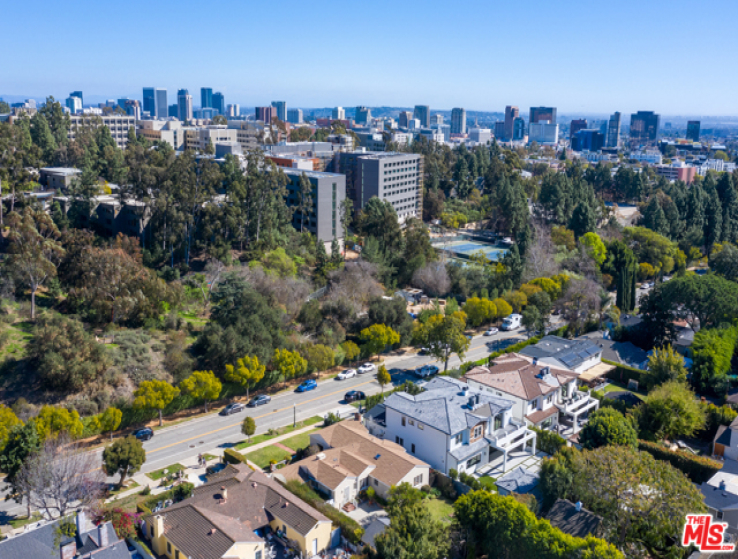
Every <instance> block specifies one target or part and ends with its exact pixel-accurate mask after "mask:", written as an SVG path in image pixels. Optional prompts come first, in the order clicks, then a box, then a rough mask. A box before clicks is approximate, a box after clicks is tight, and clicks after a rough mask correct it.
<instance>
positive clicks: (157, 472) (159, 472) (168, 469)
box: [146, 463, 186, 481]
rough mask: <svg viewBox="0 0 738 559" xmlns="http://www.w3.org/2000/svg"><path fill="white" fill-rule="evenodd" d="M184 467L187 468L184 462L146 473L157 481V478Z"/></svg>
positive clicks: (179, 470)
mask: <svg viewBox="0 0 738 559" xmlns="http://www.w3.org/2000/svg"><path fill="white" fill-rule="evenodd" d="M184 469H186V468H185V467H184V466H183V465H182V464H179V463H177V464H172V465H171V466H167V467H166V468H162V469H161V470H154V471H153V472H149V473H148V474H146V477H148V478H150V479H153V480H154V481H156V480H157V479H161V478H163V477H164V476H166V475H169V474H172V473H174V472H181V471H182V470H184Z"/></svg>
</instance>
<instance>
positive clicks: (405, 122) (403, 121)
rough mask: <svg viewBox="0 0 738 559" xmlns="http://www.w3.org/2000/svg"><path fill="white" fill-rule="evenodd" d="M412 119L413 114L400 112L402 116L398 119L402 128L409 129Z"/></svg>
mask: <svg viewBox="0 0 738 559" xmlns="http://www.w3.org/2000/svg"><path fill="white" fill-rule="evenodd" d="M412 118H413V113H411V112H410V111H400V116H399V118H398V119H397V120H398V123H399V126H400V128H407V127H408V123H409V122H410V120H411V119H412Z"/></svg>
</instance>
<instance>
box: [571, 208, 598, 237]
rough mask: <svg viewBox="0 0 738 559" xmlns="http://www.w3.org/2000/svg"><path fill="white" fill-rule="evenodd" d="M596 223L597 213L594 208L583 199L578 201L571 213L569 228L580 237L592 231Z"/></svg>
mask: <svg viewBox="0 0 738 559" xmlns="http://www.w3.org/2000/svg"><path fill="white" fill-rule="evenodd" d="M596 225H597V215H596V214H595V211H594V209H593V208H592V207H591V206H590V205H589V204H588V203H587V202H585V201H582V202H579V204H577V206H576V208H574V213H573V214H572V215H571V220H570V221H569V229H571V230H572V232H573V233H574V235H575V236H576V237H581V236H582V235H584V234H585V233H588V232H590V231H594V228H595V226H596Z"/></svg>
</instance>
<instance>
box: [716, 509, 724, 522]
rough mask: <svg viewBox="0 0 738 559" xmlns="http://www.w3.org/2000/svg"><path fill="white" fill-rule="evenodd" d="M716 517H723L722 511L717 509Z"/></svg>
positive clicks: (719, 518)
mask: <svg viewBox="0 0 738 559" xmlns="http://www.w3.org/2000/svg"><path fill="white" fill-rule="evenodd" d="M717 519H718V520H722V519H723V511H721V510H719V511H717Z"/></svg>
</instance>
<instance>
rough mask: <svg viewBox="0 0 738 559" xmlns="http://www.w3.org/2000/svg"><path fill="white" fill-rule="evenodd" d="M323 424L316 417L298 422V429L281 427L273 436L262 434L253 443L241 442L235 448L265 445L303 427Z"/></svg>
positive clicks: (320, 418)
mask: <svg viewBox="0 0 738 559" xmlns="http://www.w3.org/2000/svg"><path fill="white" fill-rule="evenodd" d="M322 422H323V418H322V417H320V416H318V415H316V416H314V417H311V418H309V419H306V420H305V421H298V422H297V427H292V425H289V426H287V427H280V428H279V429H276V430H275V431H276V432H274V433H273V434H271V435H270V434H269V433H262V434H261V435H256V436H255V437H251V442H249V441H241V442H240V443H238V444H237V445H236V446H235V447H234V448H235V450H241V449H244V448H248V447H250V446H254V445H255V444H259V443H263V442H264V441H268V440H271V439H273V438H274V437H279V436H280V435H286V434H287V433H291V432H292V431H295V430H297V429H302V428H303V427H309V426H310V425H315V424H316V423H322ZM287 446H289V445H287ZM290 448H293V447H291V446H290Z"/></svg>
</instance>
